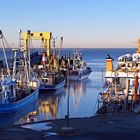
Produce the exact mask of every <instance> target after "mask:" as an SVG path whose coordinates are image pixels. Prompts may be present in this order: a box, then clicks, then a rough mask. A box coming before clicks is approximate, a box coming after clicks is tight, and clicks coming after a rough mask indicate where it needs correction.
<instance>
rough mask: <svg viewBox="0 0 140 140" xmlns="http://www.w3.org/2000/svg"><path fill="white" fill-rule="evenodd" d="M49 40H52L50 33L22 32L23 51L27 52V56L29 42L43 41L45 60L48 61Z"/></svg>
mask: <svg viewBox="0 0 140 140" xmlns="http://www.w3.org/2000/svg"><path fill="white" fill-rule="evenodd" d="M51 38H52V33H51V32H31V31H30V30H28V31H27V32H23V40H24V49H25V51H27V54H28V48H29V41H30V40H41V41H43V44H44V48H45V51H46V55H47V58H48V60H50V47H51V41H50V40H51Z"/></svg>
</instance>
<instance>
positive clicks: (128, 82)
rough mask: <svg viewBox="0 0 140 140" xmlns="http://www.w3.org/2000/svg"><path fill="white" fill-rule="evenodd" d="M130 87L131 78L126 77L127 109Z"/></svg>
mask: <svg viewBox="0 0 140 140" xmlns="http://www.w3.org/2000/svg"><path fill="white" fill-rule="evenodd" d="M129 87H130V79H128V78H126V93H125V95H126V101H125V103H126V104H125V109H126V110H127V105H128V96H129Z"/></svg>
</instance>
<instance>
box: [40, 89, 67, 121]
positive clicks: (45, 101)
mask: <svg viewBox="0 0 140 140" xmlns="http://www.w3.org/2000/svg"><path fill="white" fill-rule="evenodd" d="M46 92H47V93H42V94H40V95H39V110H38V111H39V112H38V114H39V118H40V119H41V120H44V119H45V120H49V119H56V118H57V117H58V116H57V115H58V109H59V104H60V101H61V100H62V97H64V96H65V95H66V91H65V90H64V89H63V88H62V89H60V90H57V91H46Z"/></svg>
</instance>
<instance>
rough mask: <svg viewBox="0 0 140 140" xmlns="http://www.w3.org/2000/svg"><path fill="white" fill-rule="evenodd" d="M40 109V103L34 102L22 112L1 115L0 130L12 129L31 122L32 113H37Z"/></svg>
mask: <svg viewBox="0 0 140 140" xmlns="http://www.w3.org/2000/svg"><path fill="white" fill-rule="evenodd" d="M37 108H38V102H37V101H35V102H32V103H31V104H29V105H28V106H26V107H25V108H23V109H22V110H20V111H16V112H13V113H9V114H7V113H6V114H2V115H0V128H5V127H11V126H13V125H17V124H23V123H26V122H31V121H32V119H31V118H30V115H29V114H30V113H32V112H34V111H36V110H37Z"/></svg>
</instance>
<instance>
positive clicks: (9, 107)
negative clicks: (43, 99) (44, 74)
mask: <svg viewBox="0 0 140 140" xmlns="http://www.w3.org/2000/svg"><path fill="white" fill-rule="evenodd" d="M0 33H1V39H3V34H2V32H0ZM3 45H4V43H3ZM2 47H3V51H4V57H5V61H6V65H7V73H8V74H7V75H3V74H2V76H1V77H2V78H1V83H0V84H1V85H0V86H1V90H0V114H3V113H4V114H5V113H12V112H16V111H19V110H21V109H23V108H24V107H26V106H27V105H28V104H30V103H32V102H33V101H35V100H37V99H38V93H39V86H40V82H39V80H38V79H37V75H36V74H35V73H34V72H33V71H32V70H31V68H30V61H29V60H30V59H29V57H28V56H29V55H27V52H26V50H23V51H21V52H20V53H21V55H20V56H23V57H20V62H19V63H18V64H19V65H18V69H17V67H16V64H17V59H16V54H17V50H14V52H15V53H14V54H15V55H14V66H13V73H12V74H10V73H9V67H8V63H7V57H6V53H5V49H4V46H2ZM29 51H30V50H28V52H29Z"/></svg>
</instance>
